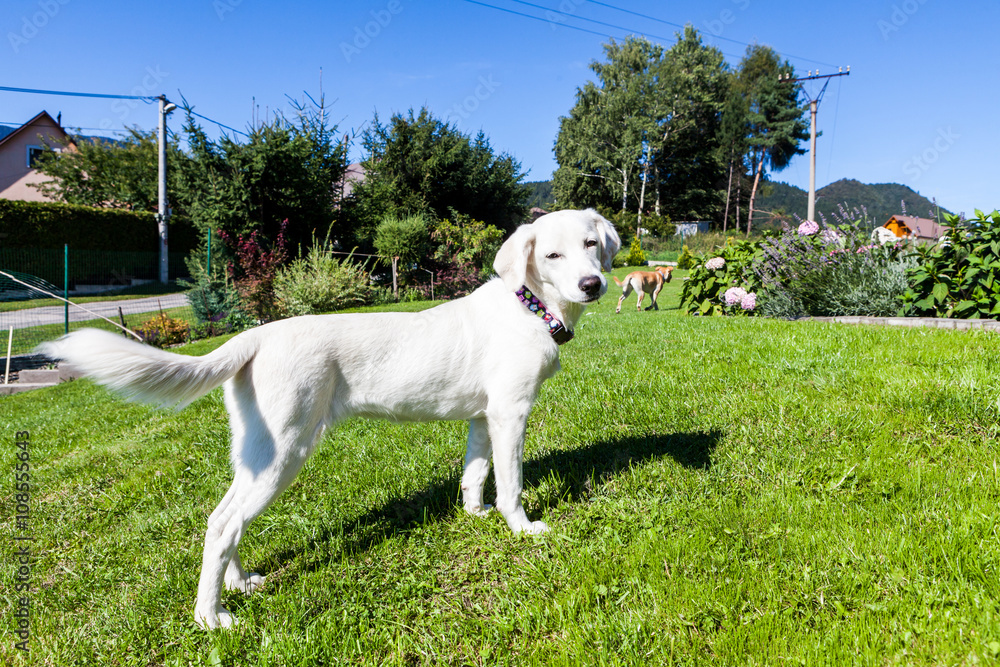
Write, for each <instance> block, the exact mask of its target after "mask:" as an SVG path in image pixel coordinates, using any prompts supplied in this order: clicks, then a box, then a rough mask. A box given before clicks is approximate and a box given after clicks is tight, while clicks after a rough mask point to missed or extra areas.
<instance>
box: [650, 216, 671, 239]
mask: <svg viewBox="0 0 1000 667" xmlns="http://www.w3.org/2000/svg"><path fill="white" fill-rule="evenodd" d="M642 227H643V228H644V229H648V230H649V232H650V233H651V234H653V235H654V236H657V237H659V238H667V239H669V238H671V237H673V235H674V234H675V233H676V232H677V225H675V224H674V223H673V222H672V221H671V220H670V216H669V215H657V214H655V213H647V214H645V215H643V216H642Z"/></svg>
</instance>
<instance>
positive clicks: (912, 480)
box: [0, 269, 1000, 666]
mask: <svg viewBox="0 0 1000 667" xmlns="http://www.w3.org/2000/svg"><path fill="white" fill-rule="evenodd" d="M627 271H628V270H627V269H621V270H618V271H616V274H617V275H624V274H625V273H627ZM683 273H684V272H677V274H678V276H677V278H678V279H675V281H674V282H673V283H671V285H670V286H669V288H668V290H665V292H664V294H662V295H661V302H662V303H661V310H660V311H659V312H642V313H637V312H635V310H634V307H632V308H628V307H623V311H622V313H621V314H620V315H615V314H614V307H615V303H616V302H617V297H618V294H620V292H618V291H617V289H616V288H615V286H614V285H613V284H612V287H611V290H610V291H609V293H608V295H607V296H606V297H605V298H604V299H603V300H602V302H601V303H600V304H599V305H597V306H596V307H593V308H592V309H591V310H590V311H589V312H588V314H587V315H585V316H584V318H583V320H582V322H581V324H580V326H579V328H578V330H577V337H576V338H575V340H574V341H573V342H572V343H570V344H568V345H566V346H564V347H563V348H562V354H561V359H562V366H563V371H562V372H561V373H559V374H558V375H557V376H556V377H555V378H553V379H552V380H550V381H549V382H547V383H546V384H545V386H544V387H543V389H542V392H541V396H540V397H539V400H538V403H537V405H536V406H535V410H534V412H533V413H532V416H531V419H530V423H529V430H528V441H527V453H526V462H525V477H526V485H527V489H526V493H525V506H526V508H527V510H528V514H529V516H530V517H531V518H532V519H541V520H544V521H545V522H547V523H548V524H549V526H550V528H551V532H550V533H549V534H547V535H544V536H541V537H537V538H530V537H516V536H512V535H511V534H510V532H509V531H508V529H507V527H506V525H505V524H504V522H503V520H502V518H501V517H500V516H499V515H496V514H495V513H494V514H493V515H491V516H488V517H486V518H474V517H469V516H466V515H465V514H464V512H463V511H462V510H461V507H460V505H459V504H458V493H459V488H458V486H459V476H460V472H461V465H462V457H463V447H464V442H465V426H464V425H463V424H461V423H431V424H390V423H386V422H376V421H363V420H352V421H349V422H346V423H344V424H342V425H341V426H340V427H339V428H338V429H336V431H335V432H334V433H332V434H329V435H327V436H326V438H325V440H324V442H323V443H322V444H321V446H320V447H319V448H318V450H317V453H316V454H315V455H314V457H313V458H312V459H311V461H310V462H309V463H308V464H307V465H306V467H305V469H304V470H303V472H302V473H301V474H300V476H299V478H298V480H297V481H296V482H295V483H294V484H293V486H292V487H291V488H290V489H289V490H288V491H287V492H286V493H285V495H284V496H283V497H282V498H280V499H279V500H278V501H277V502H276V503H275V504H274V505H273V506H272V507H271V508H270V509H269V510H268V512H267V513H266V514H265V515H264V516H262V517H261V518H260V519H258V520H257V521H256V522H255V523H254V524H253V525H252V526H251V528H250V530H249V531H248V533H247V535H246V536H245V538H244V539H243V542H242V547H241V553H242V556H243V562H244V564H245V565H246V566H247V567H248V568H250V569H254V570H257V571H260V572H262V573H264V574H266V575H267V576H268V582H267V584H266V586H265V587H264V588H263V589H262V590H261V591H260V592H259V593H257V594H254V595H252V596H248V597H244V596H242V595H238V594H230V595H227V596H226V598H225V601H226V604H227V606H229V608H230V609H232V610H233V611H234V612H235V613H236V614H237V615H238V616H239V617H240V618H241V619H242V620H243V623H242V625H241V626H239V627H238V628H237V629H235V630H234V631H230V632H211V633H209V632H203V631H201V630H199V629H197V628H196V626H195V625H194V621H193V618H192V609H193V605H194V598H195V589H196V586H197V581H198V572H199V569H200V559H201V547H202V539H203V532H204V529H205V522H206V520H207V517H208V515H209V513H210V512H211V510H212V509H213V508H214V506H215V504H216V503H217V502H218V501H219V500H220V499H221V497H222V495H223V493H224V491H225V489H226V487H227V485H228V482H229V464H228V458H227V457H228V432H227V425H226V415H225V410H224V408H223V405H222V399H221V392H220V391H219V390H216V391H214V392H212V393H211V394H210V395H209V396H207V397H205V398H203V399H201V400H199V401H197V402H196V403H195V404H194V405H192V406H191V407H190V408H188V409H187V410H184V411H181V412H168V411H161V410H153V409H150V408H146V407H142V406H138V405H133V404H128V403H123V402H121V401H119V400H117V399H115V398H113V397H112V396H111V395H109V394H108V393H107V392H106V391H105V390H103V389H101V388H98V387H96V386H94V385H92V384H91V383H89V382H87V381H75V382H70V383H67V384H63V385H60V386H58V387H55V388H52V389H47V390H41V391H36V392H31V393H27V394H20V395H16V396H12V397H9V398H3V399H0V423H2V425H3V428H4V433H5V434H6V435H5V436H4V442H5V443H6V444H5V447H6V452H5V459H4V460H5V461H6V462H7V463H6V465H5V466H4V469H5V471H6V472H5V473H4V475H6V476H7V477H5V479H4V485H5V488H6V489H7V492H6V493H5V494H3V505H2V510H3V516H4V517H5V521H4V523H3V525H4V531H5V535H4V542H5V544H7V545H8V549H7V551H6V552H5V553H6V554H7V555H6V556H5V558H6V562H5V565H6V567H4V568H2V570H0V572H2V574H0V599H2V603H0V604H2V606H3V609H2V614H3V628H4V632H3V634H2V637H3V639H2V641H3V643H2V645H0V664H5V665H6V664H11V665H28V664H31V665H60V666H67V665H308V664H323V665H330V664H364V665H383V664H388V665H424V664H448V665H497V664H502V665H581V664H587V665H604V664H607V665H617V664H631V665H657V664H712V665H784V664H805V665H852V664H854V665H886V664H906V665H940V664H974V663H977V662H982V663H990V662H993V661H995V660H996V659H997V657H998V654H1000V585H998V568H1000V535H998V532H997V505H998V502H1000V466H998V462H997V460H998V452H997V432H998V427H997V418H998V403H997V399H998V396H1000V373H998V371H1000V337H997V336H996V334H993V333H988V332H986V333H984V332H955V331H944V330H924V329H894V328H877V327H858V326H847V325H837V324H821V323H815V322H783V321H768V320H762V319H755V318H697V317H685V316H681V315H679V313H678V312H677V311H676V310H675V308H676V304H677V301H678V293H679V287H680V282H681V281H680V280H679V278H680V277H681V276H682V275H683ZM220 342H221V341H219V340H213V341H203V342H200V343H196V344H194V345H191V346H189V347H188V348H186V349H185V351H187V352H190V353H197V354H201V353H204V352H206V351H208V350H209V349H211V348H213V347H214V346H216V345H218V344H220ZM17 431H29V432H30V434H31V437H30V441H31V444H30V455H31V465H32V491H31V494H32V495H31V503H32V515H31V519H30V526H29V528H28V533H29V534H30V535H32V536H34V537H35V538H36V540H35V542H33V543H32V549H33V551H34V555H35V556H34V561H33V565H32V570H31V575H30V576H31V581H32V584H33V590H32V592H31V605H32V606H31V611H32V626H31V632H32V636H31V641H30V655H29V656H28V657H25V656H24V655H23V654H22V653H21V652H19V651H17V650H15V648H14V643H15V637H14V636H13V634H12V631H13V628H14V621H13V616H12V610H13V609H14V608H15V606H16V604H17V597H18V595H17V594H15V593H14V592H13V587H14V583H15V579H14V577H15V575H14V572H15V566H14V562H15V559H14V556H13V548H12V547H9V545H11V544H12V540H11V539H10V538H11V537H12V536H13V534H14V526H13V525H12V522H11V521H9V520H7V519H6V518H7V517H11V516H12V515H13V514H14V499H13V497H12V495H11V489H12V486H13V475H14V473H13V467H14V463H15V456H16V453H17V449H16V448H15V445H14V441H15V433H16V432H17ZM29 658H30V659H29Z"/></svg>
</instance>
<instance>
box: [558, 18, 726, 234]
mask: <svg viewBox="0 0 1000 667" xmlns="http://www.w3.org/2000/svg"><path fill="white" fill-rule="evenodd" d="M678 37H679V38H678V41H677V43H676V44H675V45H674V46H673V47H671V48H670V49H669V50H667V51H664V50H663V49H662V47H660V46H658V45H656V44H653V43H651V42H649V41H648V40H646V39H644V38H638V37H630V38H628V39H626V40H625V41H624V42H622V43H617V42H615V41H614V40H612V41H611V42H610V43H609V44H607V45H606V46H605V54H606V56H607V61H606V62H595V63H593V64H592V65H591V69H592V70H593V71H594V73H595V74H596V75H597V79H598V80H597V82H588V83H587V84H585V85H584V86H583V87H582V88H581V89H579V90H578V92H577V102H576V105H575V106H574V107H573V109H572V110H571V111H570V115H569V116H567V117H564V118H562V119H561V120H560V131H559V137H558V139H557V141H556V146H555V152H556V159H557V161H558V162H559V165H560V166H559V169H558V170H557V171H556V174H555V179H554V180H555V183H554V190H555V195H556V199H557V201H558V202H559V203H560V205H563V206H568V205H601V206H605V207H607V208H612V207H613V208H616V209H619V210H622V211H624V210H626V209H627V210H632V211H636V212H637V215H636V224H637V225H638V224H639V223H640V222H641V216H642V213H643V212H644V211H645V210H646V209H647V207H648V206H649V202H654V206H655V211H656V213H658V214H661V215H669V216H671V217H674V218H679V219H685V218H690V217H691V216H694V217H707V216H710V215H712V214H713V213H714V211H715V209H716V208H717V207H718V202H719V195H718V193H717V188H716V182H717V181H718V180H720V175H719V174H720V166H719V161H718V157H717V155H715V153H714V152H713V147H714V146H715V145H716V143H717V139H716V135H717V128H718V124H719V118H720V110H721V106H722V102H723V100H724V98H725V91H726V64H725V61H724V59H723V56H722V54H721V53H720V52H719V51H718V50H717V49H714V48H711V47H707V46H705V45H704V44H703V43H702V41H701V38H700V36H699V35H698V32H697V31H696V30H694V29H693V28H691V27H690V26H689V27H687V28H686V29H685V30H684V33H683V34H681V35H679V36H678Z"/></svg>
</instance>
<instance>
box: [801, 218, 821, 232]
mask: <svg viewBox="0 0 1000 667" xmlns="http://www.w3.org/2000/svg"><path fill="white" fill-rule="evenodd" d="M818 231H819V224H817V223H816V222H813V221H812V220H806V221H805V222H803V223H802V224H801V225H799V236H812V235H813V234H815V233H816V232H818Z"/></svg>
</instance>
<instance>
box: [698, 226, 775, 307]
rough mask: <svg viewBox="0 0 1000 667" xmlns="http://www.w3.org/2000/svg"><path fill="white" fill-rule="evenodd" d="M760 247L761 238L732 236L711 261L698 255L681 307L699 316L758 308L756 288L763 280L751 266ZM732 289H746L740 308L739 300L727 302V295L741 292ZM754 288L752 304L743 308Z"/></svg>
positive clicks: (743, 290) (743, 292) (750, 302)
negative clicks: (741, 239)
mask: <svg viewBox="0 0 1000 667" xmlns="http://www.w3.org/2000/svg"><path fill="white" fill-rule="evenodd" d="M760 247H761V243H760V241H734V240H733V239H732V238H729V239H727V241H726V245H725V246H723V247H722V248H721V249H719V251H718V254H717V255H716V256H715V257H712V258H710V259H708V260H705V259H704V258H703V257H697V258H695V260H696V262H697V266H695V268H694V269H692V270H691V273H690V274H689V275H688V277H687V279H686V280H685V282H684V287H683V288H682V289H681V310H682V311H683V312H685V313H691V314H697V315H724V314H726V313H742V312H744V311H750V310H753V308H756V291H757V289H758V287H759V285H760V281H759V279H757V277H756V276H755V275H754V274H753V273H752V272H750V271H749V268H750V265H751V264H752V262H753V261H754V259H755V258H757V257H758V256H759V254H760ZM731 288H736V289H739V290H741V291H742V296H741V297H740V302H739V303H740V306H739V307H738V308H737V307H736V303H735V302H733V303H728V301H727V294H730V295H732V294H736V293H737V292H731ZM751 291H753V292H754V298H753V299H750V300H748V301H747V304H748V306H751V307H748V308H743V306H742V303H743V301H742V300H743V299H744V298H746V296H748V295H749V293H750V292H751Z"/></svg>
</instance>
